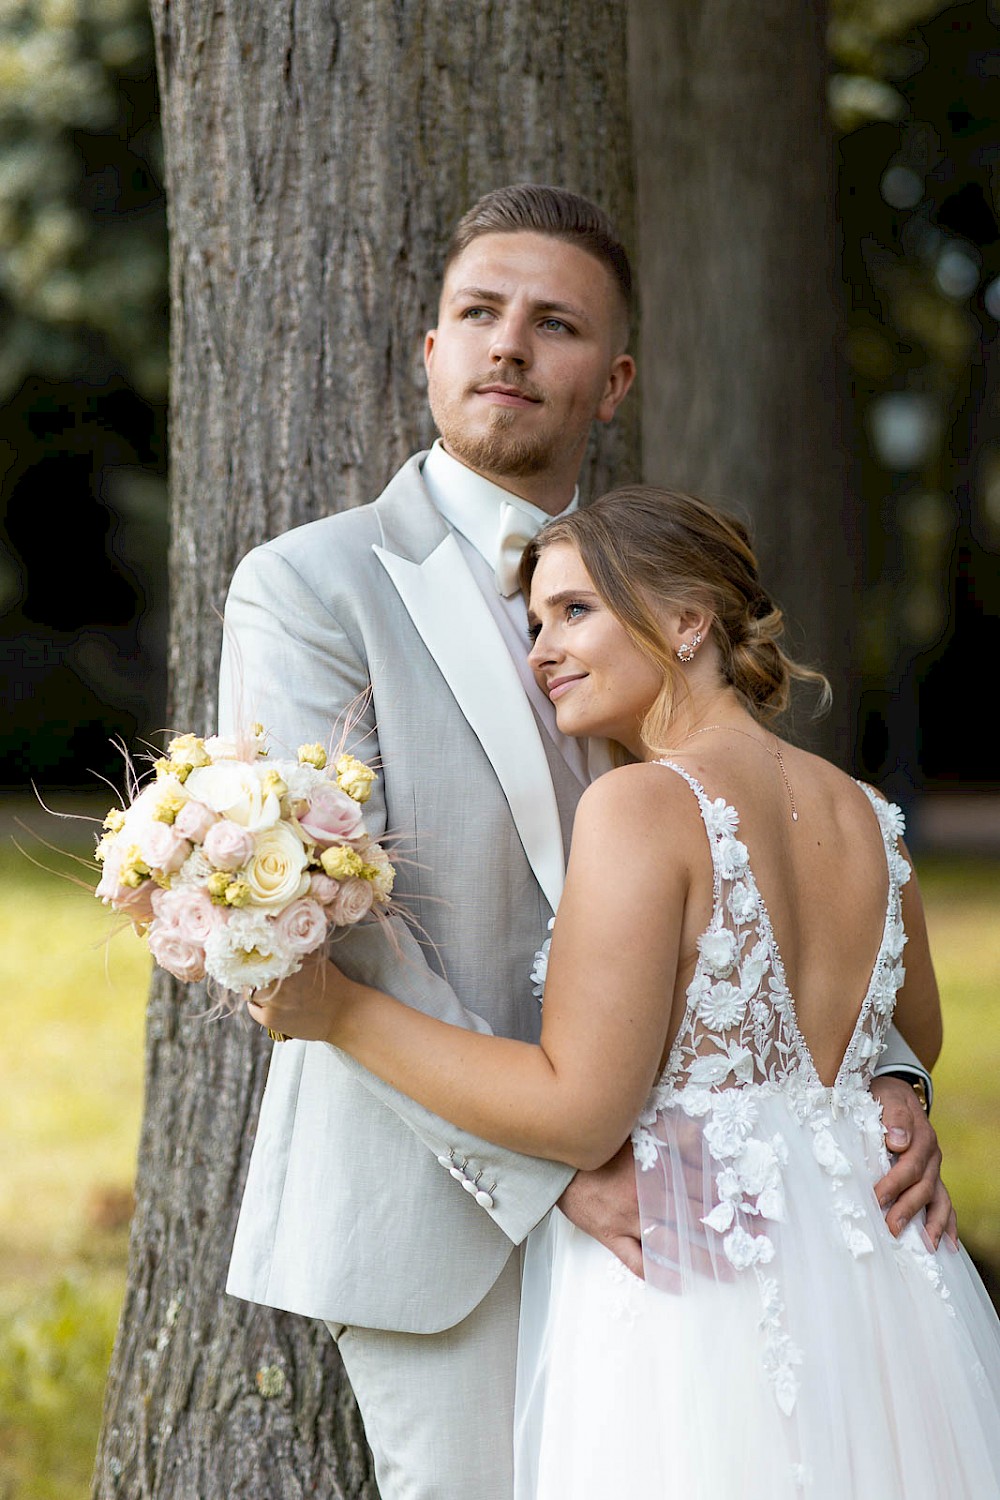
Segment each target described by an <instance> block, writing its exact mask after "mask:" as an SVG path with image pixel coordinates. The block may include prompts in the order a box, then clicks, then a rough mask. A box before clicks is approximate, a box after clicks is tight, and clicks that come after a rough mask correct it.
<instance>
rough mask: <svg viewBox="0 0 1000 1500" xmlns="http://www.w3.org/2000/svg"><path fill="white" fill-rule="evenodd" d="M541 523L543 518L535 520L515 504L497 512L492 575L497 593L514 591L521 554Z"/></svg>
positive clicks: (503, 593)
mask: <svg viewBox="0 0 1000 1500" xmlns="http://www.w3.org/2000/svg"><path fill="white" fill-rule="evenodd" d="M544 525H545V522H544V521H536V520H535V518H534V517H533V516H529V515H526V514H525V512H524V511H523V510H519V509H518V508H517V506H516V505H504V506H503V508H502V510H501V512H500V527H499V530H498V531H497V550H496V559H497V561H496V571H495V576H496V582H497V592H498V593H500V594H502V595H503V596H504V598H505V599H509V598H510V596H511V595H512V594H516V593H517V591H518V581H517V575H518V569H519V568H520V566H521V554H522V553H523V551H524V549H525V547H526V546H527V545H528V543H529V542H530V541H531V540H532V538H533V537H536V536H537V535H538V533H539V532H540V531H541V529H542V527H543V526H544Z"/></svg>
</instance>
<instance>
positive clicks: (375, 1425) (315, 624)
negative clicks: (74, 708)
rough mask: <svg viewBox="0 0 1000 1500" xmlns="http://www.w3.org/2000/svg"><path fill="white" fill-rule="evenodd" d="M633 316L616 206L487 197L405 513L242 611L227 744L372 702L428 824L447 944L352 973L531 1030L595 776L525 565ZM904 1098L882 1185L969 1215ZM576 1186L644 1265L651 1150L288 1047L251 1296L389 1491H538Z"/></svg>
mask: <svg viewBox="0 0 1000 1500" xmlns="http://www.w3.org/2000/svg"><path fill="white" fill-rule="evenodd" d="M630 303H631V273H630V269H629V263H628V259H627V257H626V254H625V251H624V249H623V248H622V246H621V244H620V242H619V240H618V238H617V235H616V233H615V230H614V228H613V226H612V225H611V223H610V222H609V220H608V219H607V218H606V217H605V216H604V214H603V213H601V211H600V210H598V209H596V208H595V207H594V206H593V205H592V204H590V203H588V202H586V200H584V199H581V198H578V197H576V196H575V195H573V194H570V193H567V192H564V191H563V190H561V189H555V188H545V187H537V186H520V187H510V188H503V189H500V190H499V191H497V192H493V193H490V194H489V195H487V197H485V198H483V199H482V200H481V201H480V202H479V203H477V204H476V205H475V206H474V207H473V208H472V209H471V210H470V211H469V213H468V214H466V216H465V217H464V218H463V219H462V221H461V222H460V224H459V225H458V228H457V229H456V231H455V234H454V236H453V239H452V242H451V246H450V248H449V252H448V256H447V260H446V264H445V275H444V284H443V288H442V293H441V301H440V307H439V314H438V324H437V327H436V328H435V329H434V330H432V331H431V332H430V333H429V334H428V335H427V339H426V344H425V351H424V353H425V362H426V368H427V375H428V388H429V398H430V405H431V410H432V413H433V416H434V420H435V423H436V425H437V428H438V431H439V432H440V434H441V438H440V440H439V441H438V442H437V443H435V445H434V447H433V448H432V449H431V450H430V452H429V453H421V454H417V455H415V456H414V457H413V458H411V459H410V460H409V462H408V463H407V464H405V465H404V467H403V468H402V469H401V470H400V471H399V473H398V474H397V475H396V476H395V477H394V478H393V479H392V481H391V482H390V484H389V485H388V487H387V488H386V490H385V491H384V493H383V494H382V495H381V496H380V497H379V498H378V500H376V501H375V502H374V504H372V505H369V506H364V507H362V508H361V509H357V510H352V511H348V512H346V513H342V514H339V515H334V516H330V517H327V518H326V519H323V520H320V521H318V522H314V523H313V524H311V525H308V526H303V527H301V528H299V529H297V530H295V531H292V532H289V533H287V534H286V535H284V536H282V537H279V538H278V539H277V540H275V541H273V542H270V543H268V544H267V545H266V546H264V547H261V548H258V549H257V550H255V551H254V552H252V553H250V555H249V556H248V557H246V558H245V559H244V560H243V562H242V563H241V564H240V566H239V568H238V569H237V572H236V574H235V577H234V579H233V583H232V588H231V591H230V595H229V601H228V604H227V609H226V645H225V649H224V657H223V673H222V687H221V704H222V708H221V713H222V720H223V729H224V730H225V729H231V728H235V727H238V723H239V722H242V723H247V722H250V721H252V720H254V719H259V720H260V721H261V722H262V723H263V724H264V725H265V726H266V728H267V729H268V730H269V731H270V733H271V737H272V742H273V743H274V744H275V745H276V747H277V748H279V749H280V751H281V752H282V753H287V752H289V751H291V752H294V750H295V748H296V747H297V746H298V745H299V744H300V743H304V742H312V741H316V740H321V741H326V740H327V739H328V738H329V736H330V733H331V730H332V727H333V726H334V724H335V723H336V721H337V719H338V717H340V716H341V715H343V714H344V712H345V710H346V709H347V708H348V707H349V706H350V705H352V704H362V703H363V704H364V712H363V716H362V719H361V722H360V723H359V725H358V726H357V729H356V731H355V734H354V741H355V743H356V745H357V748H358V750H359V753H361V754H362V755H364V756H366V758H371V757H373V756H375V755H377V756H378V757H379V761H380V764H381V768H382V771H381V776H380V780H379V785H378V788H377V790H376V793H375V795H374V796H373V797H372V800H371V802H370V804H369V809H368V810H369V813H370V817H369V818H368V824H369V829H370V831H371V832H372V833H373V834H374V835H376V836H379V835H381V834H382V833H383V832H384V831H386V830H388V831H389V832H390V833H391V834H393V835H396V836H398V838H399V841H400V848H401V850H403V851H405V855H406V857H405V858H401V859H400V860H399V862H398V863H399V875H398V881H397V889H396V894H397V896H398V899H399V902H400V905H401V906H402V907H403V908H404V909H405V910H406V911H407V912H408V913H409V914H410V915H411V916H412V917H414V918H415V919H416V921H417V922H418V923H419V928H418V930H419V931H420V932H421V939H420V941H419V942H418V941H417V940H416V938H415V937H414V935H413V932H412V931H411V930H410V929H408V928H405V927H403V926H402V925H400V926H399V927H398V930H397V939H398V942H397V946H396V947H395V948H394V947H393V945H391V944H390V943H389V941H387V939H386V937H385V935H384V934H383V932H382V931H381V929H380V928H378V927H377V926H375V927H371V928H367V927H366V928H361V929H354V930H352V931H351V932H350V933H348V934H346V935H344V936H343V937H342V938H339V939H338V940H337V944H336V949H335V956H336V961H337V963H338V964H339V965H340V966H341V967H342V968H343V969H344V970H345V971H346V972H347V973H349V974H350V975H351V976H352V977H354V978H357V979H361V980H365V981H367V982H370V983H373V984H377V985H378V986H379V987H380V988H382V989H385V990H388V991H389V992H390V993H392V994H395V995H397V996H398V997H399V998H401V999H405V1000H406V1001H407V1002H408V1003H410V1004H412V1005H415V1006H418V1007H420V1008H421V1009H423V1010H425V1011H427V1012H429V1013H431V1014H434V1015H436V1016H439V1017H442V1018H444V1019H447V1020H449V1021H454V1022H457V1023H458V1024H460V1025H464V1026H467V1027H470V1028H473V1029H476V1030H491V1031H493V1032H496V1033H499V1034H503V1035H508V1036H516V1037H521V1038H526V1039H536V1038H537V1036H538V1031H539V1013H538V1005H537V1001H536V1000H535V999H534V997H533V995H532V991H531V983H530V979H529V973H530V969H531V964H532V957H533V954H534V952H535V950H536V949H537V948H538V947H539V945H540V943H541V941H542V939H543V937H544V936H545V931H546V926H547V923H548V920H549V918H550V916H551V915H552V913H553V911H554V910H555V907H556V904H557V902H558V900H559V894H560V890H561V886H562V879H563V866H564V857H565V849H566V845H567V843H568V839H569V832H570V825H571V822H572V817H573V810H574V808H575V805H576V802H577V799H578V798H579V796H580V794H581V792H582V790H583V788H584V786H585V785H586V783H587V780H588V774H589V771H588V765H587V757H586V752H585V750H584V748H583V747H582V746H580V745H577V744H575V743H574V742H570V741H566V740H564V739H563V738H562V737H561V736H560V735H559V733H558V731H557V729H556V726H555V719H554V712H553V709H552V706H551V705H550V703H549V701H548V699H547V698H546V697H545V696H544V695H543V694H541V693H540V691H539V690H538V688H537V686H536V685H535V683H534V681H533V679H532V677H531V674H530V672H529V671H528V668H527V664H526V655H527V646H528V642H527V635H526V619H525V607H524V603H523V600H522V599H521V597H520V594H519V593H518V590H517V563H518V560H519V557H520V553H521V550H522V549H523V547H524V545H525V544H526V542H527V540H528V538H529V537H530V536H532V535H533V534H534V533H535V532H536V531H537V530H538V528H539V527H540V526H541V525H543V524H544V523H545V521H546V520H548V519H549V518H550V517H552V516H554V515H558V514H560V513H562V512H564V511H566V510H567V509H571V508H573V507H574V506H575V505H576V504H577V492H576V481H577V476H578V473H579V469H580V465H581V463H582V460H583V456H584V451H585V448H586V444H587V439H588V434H589V431H590V427H591V424H592V423H593V422H594V421H599V422H610V421H611V420H612V418H613V416H614V414H615V411H616V409H617V407H618V405H619V404H620V402H621V401H622V400H623V398H624V397H625V395H626V393H627V391H628V389H629V386H630V385H631V383H632V379H633V375H634V363H633V360H632V358H631V356H630V355H629V354H628V353H627V352H626V342H627V337H628V328H629V320H630V310H631V309H630ZM369 689H370V692H369ZM366 694H368V696H367V698H366V697H365V695H366ZM881 1087H883V1088H884V1089H885V1094H884V1101H885V1104H886V1124H887V1127H893V1128H894V1129H897V1130H900V1131H902V1132H903V1134H902V1135H901V1136H899V1137H897V1138H896V1140H895V1141H893V1140H890V1146H891V1148H892V1149H894V1150H900V1149H902V1147H903V1146H905V1144H906V1142H907V1141H910V1142H911V1143H912V1144H911V1146H910V1149H909V1150H908V1151H904V1154H903V1155H902V1157H901V1160H900V1161H899V1163H898V1164H897V1166H896V1168H895V1169H894V1172H893V1173H892V1174H890V1177H889V1178H887V1179H886V1180H885V1183H884V1184H882V1185H880V1191H884V1193H885V1195H886V1196H887V1197H888V1198H892V1199H895V1200H896V1205H895V1208H894V1209H893V1213H894V1214H895V1215H897V1216H898V1217H909V1216H912V1214H913V1213H914V1212H915V1211H916V1209H917V1208H918V1207H920V1206H922V1205H923V1204H925V1203H927V1202H929V1201H932V1199H933V1201H934V1203H935V1207H936V1211H937V1213H938V1215H939V1217H940V1216H941V1215H942V1214H946V1210H945V1209H943V1208H942V1206H941V1199H940V1194H941V1193H942V1192H943V1189H941V1188H940V1186H939V1184H938V1182H937V1162H938V1160H939V1158H938V1157H937V1155H936V1147H935V1143H934V1136H933V1131H931V1129H930V1127H929V1125H927V1124H926V1121H925V1120H924V1117H923V1115H922V1113H921V1111H920V1109H919V1106H918V1104H917V1101H916V1096H915V1094H914V1093H913V1090H912V1089H910V1088H909V1087H908V1086H907V1085H905V1084H903V1083H901V1082H899V1081H898V1080H887V1081H885V1082H884V1083H883V1084H882V1085H881ZM557 1201H558V1202H559V1204H560V1207H561V1208H562V1209H563V1211H564V1212H566V1213H567V1214H568V1216H569V1217H570V1218H571V1219H573V1220H574V1222H575V1223H577V1224H579V1225H580V1226H581V1228H583V1229H585V1230H586V1231H587V1232H588V1233H591V1234H593V1235H594V1236H595V1237H596V1238H598V1239H600V1240H602V1241H603V1242H604V1243H606V1244H608V1245H609V1246H610V1247H611V1248H612V1249H613V1250H614V1251H615V1252H616V1253H617V1254H618V1255H619V1256H620V1257H621V1258H622V1259H623V1260H625V1261H626V1262H627V1263H629V1264H631V1265H632V1266H633V1267H634V1268H635V1269H636V1270H641V1255H640V1251H639V1245H638V1240H637V1235H638V1215H637V1210H636V1203H635V1185H634V1176H633V1169H632V1164H631V1153H630V1150H629V1149H628V1148H625V1149H624V1150H623V1151H622V1152H621V1153H619V1157H618V1158H616V1159H615V1161H614V1162H613V1163H612V1164H610V1165H609V1166H608V1167H607V1168H604V1169H602V1170H601V1171H600V1172H596V1173H579V1174H577V1175H576V1176H575V1177H574V1174H573V1172H572V1170H571V1169H570V1168H569V1167H562V1166H559V1165H558V1164H553V1163H551V1162H543V1161H539V1160H536V1159H534V1158H526V1157H521V1156H518V1155H516V1154H515V1153H512V1152H509V1151H503V1150H500V1149H499V1148H497V1147H495V1146H493V1145H490V1144H489V1143H487V1142H484V1141H480V1140H478V1139H476V1138H474V1137H471V1136H469V1135H467V1134H466V1133H465V1132H463V1131H460V1130H456V1129H455V1128H454V1127H453V1126H451V1125H449V1124H447V1123H446V1122H445V1121H443V1120H440V1119H438V1118H437V1117H436V1116H433V1115H431V1114H430V1113H428V1112H427V1111H426V1110H424V1109H422V1108H421V1107H420V1106H418V1105H416V1104H414V1103H412V1102H411V1101H410V1100H408V1099H406V1098H404V1097H403V1096H401V1095H399V1094H397V1093H395V1091H394V1090H392V1089H391V1088H390V1087H389V1086H388V1085H386V1084H383V1083H381V1082H380V1081H379V1080H377V1079H375V1078H373V1077H372V1076H370V1075H369V1074H368V1073H366V1072H365V1071H364V1070H363V1069H362V1068H360V1067H359V1066H358V1065H357V1064H356V1063H354V1062H353V1061H352V1060H351V1059H350V1058H347V1057H345V1056H343V1055H341V1054H340V1053H338V1052H336V1051H335V1050H334V1049H333V1048H331V1047H329V1046H326V1045H324V1044H321V1043H314V1042H301V1041H289V1042H286V1043H284V1044H282V1045H280V1046H277V1047H276V1048H275V1051H274V1056H273V1059H272V1063H271V1069H270V1075H269V1077H268V1083H267V1090H266V1093H265V1096H264V1101H263V1105H262V1108H261V1116H260V1123H259V1126H258V1131H257V1139H256V1144H255V1146H254V1152H253V1158H252V1161H251V1165H250V1171H249V1177H248V1181H247V1186H246V1192H245V1196H244V1199H243V1206H242V1211H241V1214H240V1221H239V1227H238V1229H237V1234H236V1242H235V1246H234V1249H233V1259H232V1266H231V1271H230V1278H229V1285H228V1290H229V1291H230V1292H232V1293H233V1294H235V1295H236V1296H239V1297H245V1298H247V1299H249V1300H250V1301H254V1302H261V1303H265V1304H267V1305H269V1306H272V1307H279V1308H284V1309H287V1310H289V1311H292V1312H298V1313H303V1314H305V1315H307V1316H310V1317H316V1318H321V1319H323V1320H324V1321H326V1323H327V1324H328V1326H329V1327H330V1329H331V1332H332V1333H333V1334H334V1337H335V1338H336V1339H337V1341H338V1345H339V1348H340V1352H341V1355H342V1357H343V1359H344V1363H345V1366H346V1368H347V1371H348V1374H349V1376H350V1379H351V1383H352V1385H353V1387H354V1390H355V1393H356V1395H357V1398H358V1401H359V1404H360V1406H361V1410H362V1414H363V1416H364V1419H365V1426H366V1431H367V1435H368V1440H369V1442H370V1444H371V1447H372V1449H373V1452H374V1454H375V1461H376V1469H377V1475H378V1482H379V1488H380V1491H381V1494H382V1496H383V1497H384V1500H403V1497H404V1496H405V1497H407V1500H510V1494H511V1419H512V1412H513V1393H514V1366H515V1352H516V1339H517V1316H518V1300H519V1280H520V1274H519V1273H520V1257H519V1254H518V1253H517V1247H518V1246H519V1245H520V1244H521V1242H522V1241H523V1240H524V1238H525V1236H526V1235H527V1233H528V1231H529V1230H530V1229H531V1228H532V1227H533V1226H534V1225H535V1224H536V1223H537V1222H538V1221H539V1219H541V1218H542V1216H543V1215H544V1214H545V1213H546V1212H547V1211H548V1210H549V1209H550V1208H551V1207H552V1205H553V1204H554V1203H556V1202H557ZM894 1227H897V1226H896V1225H895V1224H894ZM940 1227H941V1228H943V1227H944V1226H943V1221H942V1223H941V1226H940Z"/></svg>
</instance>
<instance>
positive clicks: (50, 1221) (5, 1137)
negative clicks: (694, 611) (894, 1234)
mask: <svg viewBox="0 0 1000 1500" xmlns="http://www.w3.org/2000/svg"><path fill="white" fill-rule="evenodd" d="M63 827H64V828H70V834H69V836H67V835H66V834H65V832H64V831H63V828H61V829H60V830H59V831H58V832H57V833H56V834H55V835H54V841H55V842H59V843H62V844H63V845H67V846H68V845H69V843H70V841H71V838H72V835H73V830H72V828H71V827H70V825H64V826H63ZM76 837H77V841H78V842H79V835H78V834H77V836H76ZM29 847H32V848H33V849H35V851H36V852H38V849H37V845H34V844H31V843H30V841H29ZM81 847H82V848H83V849H85V850H86V849H87V847H88V844H87V841H86V839H84V840H83V842H82V844H81ZM44 858H45V859H46V861H47V862H49V863H52V864H56V863H58V864H60V865H61V867H62V868H63V869H72V867H71V866H68V865H67V864H66V863H65V862H64V861H62V862H60V861H56V860H55V859H54V858H52V857H51V856H49V855H44ZM80 873H82V872H80ZM998 879H1000V865H997V864H995V863H993V864H988V863H985V862H983V863H976V862H973V861H969V860H963V861H958V860H948V861H940V860H937V861H925V862H924V863H923V864H922V866H921V883H922V886H923V889H924V896H925V901H926V905H927V908H928V922H929V926H930V930H931V942H932V945H933V947H934V952H935V957H936V961H937V966H938V974H939V978H940V980H941V989H942V995H943V1003H944V1012H945V1047H944V1052H943V1054H942V1057H941V1061H940V1063H939V1065H938V1067H937V1069H936V1070H935V1083H936V1086H937V1102H936V1104H935V1109H934V1120H935V1124H936V1126H937V1128H938V1132H939V1135H940V1137H941V1140H942V1144H943V1146H944V1150H945V1176H946V1180H947V1181H948V1183H949V1185H950V1187H951V1189H952V1192H953V1196H954V1197H955V1200H956V1202H957V1205H958V1210H959V1221H960V1226H961V1230H962V1234H963V1238H965V1240H966V1242H967V1243H968V1244H969V1246H970V1247H971V1248H972V1249H974V1250H976V1251H978V1252H979V1253H980V1254H981V1255H984V1256H986V1257H988V1258H989V1259H991V1260H993V1261H994V1262H996V1261H1000V1178H998V1177H997V1175H996V1174H995V1173H994V1171H993V1168H992V1149H993V1141H994V1136H995V1135H996V1132H997V1129H998V1126H1000V1119H998V1110H997V1105H996V1079H997V1077H998V1075H1000V1028H998V1027H997V1025H996V1023H995V1019H994V1012H995V1007H996V1004H997V993H996V992H997V985H998V976H1000V904H998V902H997V899H996V892H997V888H998ZM0 891H2V897H3V899H2V900H0V994H2V996H3V1003H4V1005H5V1008H6V1015H5V1018H4V1019H5V1025H4V1046H3V1048H2V1051H0V1140H2V1141H3V1149H2V1151H0V1256H2V1258H3V1264H4V1268H5V1275H4V1277H3V1288H4V1289H3V1292H2V1293H0V1500H85V1497H86V1496H87V1494H88V1492H89V1479H90V1471H91V1465H92V1462H93V1454H94V1449H95V1445H96V1441H97V1432H98V1427H99V1423H100V1412H101V1400H102V1394H103V1381H104V1371H105V1369H106V1366H107V1361H108V1357H109V1354H110V1351H111V1343H112V1339H113V1337H114V1329H115V1323H116V1320H117V1315H118V1308H119V1306H120V1302H121V1295H122V1290H123V1286H124V1277H125V1253H126V1233H127V1231H126V1227H125V1224H124V1222H123V1221H124V1217H125V1209H124V1200H125V1197H126V1195H127V1193H128V1190H129V1187H130V1185H131V1183H132V1180H133V1171H134V1162H135V1152H136V1146H137V1142H138V1134H139V1121H140V1111H141V1095H142V1053H143V1040H142V1038H143V1021H144V1009H145V1005H144V1001H145V993H146V987H147V983H148V974H149V960H148V958H147V956H146V954H145V950H144V948H143V945H142V943H141V942H140V941H139V940H138V939H137V938H136V937H135V936H134V935H133V934H132V933H131V931H129V930H127V929H126V930H124V931H119V932H117V933H116V934H115V935H114V936H111V934H112V932H113V931H114V922H113V921H112V919H111V918H110V917H109V915H108V913H106V912H105V911H104V910H103V909H102V908H101V907H100V906H98V904H97V903H96V902H95V901H94V900H93V898H92V897H91V896H90V895H89V894H88V893H87V892H86V891H83V890H80V889H78V888H77V887H76V886H74V885H73V884H71V883H70V882H69V881H67V880H62V879H59V878H57V877H56V876H53V875H51V874H46V873H43V872H41V871H39V870H37V869H35V868H33V867H32V866H31V865H30V864H29V863H28V862H27V861H26V860H25V859H23V858H22V856H20V855H19V854H17V852H16V851H15V850H14V849H13V848H12V847H11V846H10V845H9V844H6V843H5V845H4V846H2V847H0Z"/></svg>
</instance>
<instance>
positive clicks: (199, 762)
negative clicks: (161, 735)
mask: <svg viewBox="0 0 1000 1500" xmlns="http://www.w3.org/2000/svg"><path fill="white" fill-rule="evenodd" d="M167 754H168V755H169V756H170V759H171V760H172V761H173V762H174V766H175V768H176V767H177V766H189V767H190V768H191V769H192V770H193V769H194V767H195V766H210V765H211V764H212V757H211V756H210V755H209V753H208V751H207V750H206V749H205V741H204V740H203V739H201V738H200V737H199V736H198V735H196V734H179V735H178V736H177V738H176V739H175V740H171V741H170V744H169V745H168V746H167Z"/></svg>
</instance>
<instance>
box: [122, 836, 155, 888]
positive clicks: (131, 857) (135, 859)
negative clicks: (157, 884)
mask: <svg viewBox="0 0 1000 1500" xmlns="http://www.w3.org/2000/svg"><path fill="white" fill-rule="evenodd" d="M148 879H149V866H148V865H147V864H146V863H145V862H144V861H143V858H142V856H141V854H140V853H139V846H138V844H133V845H132V847H131V849H129V850H128V851H127V852H126V855H125V858H124V859H123V860H122V867H121V870H120V871H119V873H118V881H119V884H120V885H127V886H128V887H129V888H130V889H131V890H133V891H134V890H136V889H137V888H138V887H139V886H140V885H142V883H143V881H144V880H148Z"/></svg>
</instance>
